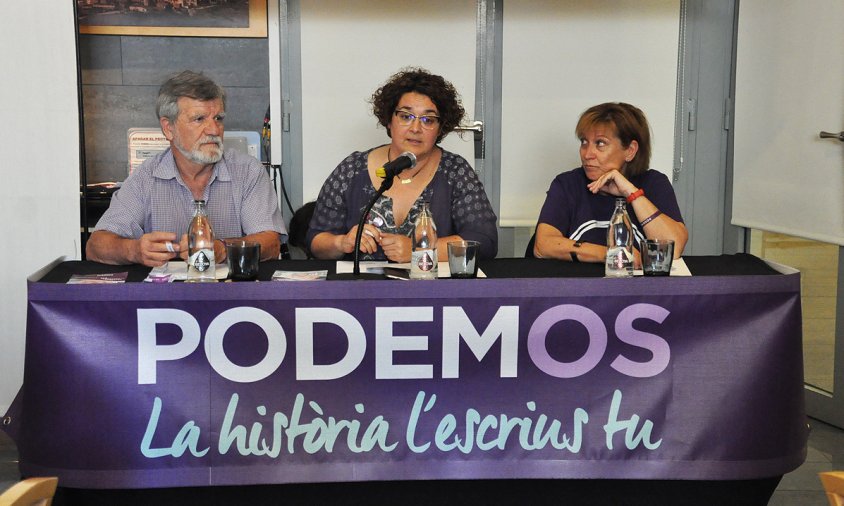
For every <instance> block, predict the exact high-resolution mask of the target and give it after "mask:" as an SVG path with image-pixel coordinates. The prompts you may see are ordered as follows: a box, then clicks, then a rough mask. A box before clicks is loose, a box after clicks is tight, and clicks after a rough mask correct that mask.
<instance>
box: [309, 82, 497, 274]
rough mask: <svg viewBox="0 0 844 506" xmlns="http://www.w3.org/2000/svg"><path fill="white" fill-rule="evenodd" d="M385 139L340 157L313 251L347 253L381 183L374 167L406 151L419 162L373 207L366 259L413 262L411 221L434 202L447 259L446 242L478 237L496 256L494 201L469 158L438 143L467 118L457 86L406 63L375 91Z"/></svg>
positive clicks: (319, 211)
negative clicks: (384, 142)
mask: <svg viewBox="0 0 844 506" xmlns="http://www.w3.org/2000/svg"><path fill="white" fill-rule="evenodd" d="M371 102H372V106H373V112H374V114H375V117H376V118H377V119H378V123H379V124H380V125H382V126H383V127H384V128H385V129H386V130H387V136H388V137H389V138H390V142H389V143H388V144H384V145H382V146H378V147H375V148H371V149H369V150H367V151H356V152H354V153H352V154H350V155H349V156H348V157H346V159H345V160H343V161H342V162H340V165H338V166H337V168H336V169H334V172H332V173H331V175H330V176H329V177H328V179H327V180H326V181H325V183H324V184H323V186H322V189H321V190H320V193H319V197H318V198H317V205H316V210H315V212H314V216H313V218H312V219H311V222H310V227H309V231H308V242H309V244H310V250H311V253H312V254H313V255H314V256H316V257H317V258H322V259H339V258H347V259H350V258H352V257H353V254H354V251H353V250H354V244H355V234H356V232H357V224H358V221H359V220H360V215H361V212H362V211H363V209H364V208H365V207H366V205H367V204H368V203H369V201H370V200H371V199H372V197H373V196H374V195H375V193H376V192H377V189H378V188H379V187H380V186H381V182H382V179H381V178H380V177H379V176H378V175H377V174H376V171H377V169H379V168H380V167H383V166H384V164H386V163H388V162H389V161H391V160H394V159H395V158H396V157H398V156H400V155H401V154H402V153H404V152H405V151H409V152H411V153H413V154H414V155H415V156H416V165H415V166H414V167H411V168H409V169H405V170H404V171H402V172H401V173H399V174H398V175H396V176H395V180H394V182H393V185H392V187H391V188H390V189H389V190H387V192H385V193H384V194H383V195H382V196H381V197H380V198H379V199H378V200H377V201H376V202H375V205H374V206H373V207H372V210H371V211H370V213H369V215H368V217H367V220H366V224H365V225H364V227H365V228H364V232H363V234H362V236H361V237H362V239H361V244H360V251H361V259H365V260H384V259H387V260H390V261H393V262H402V263H403V262H409V261H410V253H411V249H412V241H411V235H412V233H413V224H414V222H415V221H416V217H417V215H418V214H419V212H420V211H421V209H422V203H423V202H428V203H429V204H430V209H431V213H432V214H433V217H434V223H435V224H436V225H437V236H438V239H437V246H438V247H437V251H438V255H439V257H440V260H442V261H444V260H447V259H448V251H447V248H446V243H448V242H449V241H456V240H460V239H464V240H473V241H478V242H480V243H481V245H480V253H479V254H480V256H481V257H482V258H493V257H495V254H496V253H497V251H498V231H497V229H496V217H495V213H494V212H493V210H492V206H491V205H490V203H489V200H488V199H487V196H486V193H485V192H484V188H483V185H482V184H481V182H480V180H478V177H477V175H476V174H475V171H474V170H473V169H472V167H471V165H469V162H467V161H466V160H465V159H464V158H463V157H461V156H460V155H457V154H455V153H450V152H448V151H446V150H444V149H442V148H441V147H440V146H439V143H440V142H441V141H442V140H443V138H444V137H445V136H446V135H448V134H449V133H450V132H452V131H453V130H454V128H455V127H456V126H457V125H459V124H460V120H461V119H463V115H464V110H463V107H462V105H461V103H460V97H459V95H458V94H457V91H456V90H455V88H454V86H453V85H452V84H451V83H450V82H448V81H446V80H445V79H443V78H442V77H441V76H438V75H434V74H431V73H429V72H428V71H427V70H424V69H420V68H407V69H403V70H401V71H400V72H398V73H397V74H395V75H393V76H392V77H390V79H389V80H388V81H387V82H386V84H384V85H383V86H382V87H381V88H379V89H378V90H376V91H375V93H373V95H372V99H371Z"/></svg>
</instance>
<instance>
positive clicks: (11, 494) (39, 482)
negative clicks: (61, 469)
mask: <svg viewBox="0 0 844 506" xmlns="http://www.w3.org/2000/svg"><path fill="white" fill-rule="evenodd" d="M58 484H59V479H58V478H55V477H53V478H27V479H25V480H23V481H19V482H17V483H15V484H14V485H12V486H11V487H9V488H8V489H7V490H6V491H5V492H3V494H2V495H0V506H50V505H51V504H52V503H53V496H54V495H55V494H56V486H57V485H58Z"/></svg>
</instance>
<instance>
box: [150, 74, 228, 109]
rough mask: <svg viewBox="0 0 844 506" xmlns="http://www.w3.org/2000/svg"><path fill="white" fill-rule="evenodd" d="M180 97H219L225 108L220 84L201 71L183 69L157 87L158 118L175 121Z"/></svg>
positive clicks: (206, 98)
mask: <svg viewBox="0 0 844 506" xmlns="http://www.w3.org/2000/svg"><path fill="white" fill-rule="evenodd" d="M182 97H188V98H192V99H194V100H202V101H206V100H216V99H218V98H219V99H221V100H222V101H223V110H224V111H225V110H226V90H224V89H223V87H222V86H220V85H218V84H217V83H215V82H214V81H212V80H211V79H209V78H207V77H205V76H204V75H203V74H202V73H201V72H193V71H192V70H185V71H182V72H180V73H178V74H175V75H173V76H171V77H170V78H169V79H167V80H166V81H164V84H162V85H161V88H159V89H158V100H157V101H156V103H155V113H156V114H157V115H158V118H159V119H161V118H167V119H169V120H170V121H172V122H175V121H176V118H177V117H178V116H179V104H178V100H179V99H180V98H182Z"/></svg>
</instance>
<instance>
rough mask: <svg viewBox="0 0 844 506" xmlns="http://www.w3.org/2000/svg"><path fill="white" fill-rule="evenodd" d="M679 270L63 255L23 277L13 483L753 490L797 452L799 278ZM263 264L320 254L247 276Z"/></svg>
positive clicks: (735, 263) (733, 260)
mask: <svg viewBox="0 0 844 506" xmlns="http://www.w3.org/2000/svg"><path fill="white" fill-rule="evenodd" d="M686 262H687V264H688V265H689V268H690V269H691V271H692V273H693V274H695V276H693V277H690V278H636V279H628V280H616V279H603V278H600V276H601V274H602V273H601V270H600V266H596V265H590V264H572V263H566V262H554V261H547V260H537V259H500V260H494V261H488V262H486V263H484V264H482V265H481V268H482V269H483V270H484V271H485V272H486V273H487V275H488V276H490V279H483V280H481V279H479V280H438V281H433V282H407V281H347V282H340V281H317V282H273V283H270V282H267V283H254V282H253V283H217V284H209V285H192V284H182V283H174V284H165V285H159V284H151V283H131V282H129V283H125V284H119V285H66V284H64V282H65V281H66V280H67V279H68V278H69V276H70V274H71V273H74V272H108V271H115V270H116V271H128V272H129V276H128V279H129V281H136V280H139V279H142V278H143V277H144V276H145V273H146V269H144V268H142V267H140V266H131V267H126V266H124V267H112V266H103V265H99V264H93V263H89V262H65V263H61V264H59V265H57V266H55V267H54V268H53V269H51V270H50V271H49V272H47V273H46V275H45V276H44V277H43V278H42V279H41V280H40V281H39V282H34V281H33V282H30V284H29V296H28V297H29V306H28V316H27V344H26V363H25V373H24V386H23V388H22V390H21V394H20V396H19V398H18V399H17V400H16V401H15V403H14V404H13V406H12V409H11V410H10V415H11V423H10V425H9V426H7V427H5V430H7V432H9V433H10V434H11V435H12V437H13V438H14V439H15V440H16V442H17V444H18V448H19V452H20V461H21V464H20V466H21V470H22V472H23V473H24V474H27V475H35V474H49V475H58V476H59V477H60V483H61V484H62V485H63V486H64V487H72V488H95V489H149V488H160V487H165V488H167V487H208V486H214V487H216V488H214V489H213V490H214V492H212V494H214V495H215V496H216V495H218V494H219V493H220V491H221V490H223V489H221V488H220V486H222V485H259V487H257V488H258V489H260V488H261V487H260V486H266V485H267V484H281V485H282V486H283V487H286V488H284V490H285V491H286V492H285V494H289V495H288V497H294V496H295V494H297V493H298V494H304V495H303V496H302V498H303V499H305V498H308V499H313V498H314V494H316V493H329V494H333V496H332V499H331V500H332V502H336V500H337V499H338V498H343V497H346V498H349V497H354V496H355V493H354V492H352V493H350V492H349V490H358V491H366V492H365V493H366V494H372V493H373V491H378V490H381V491H383V490H385V487H386V488H389V487H390V484H395V483H400V484H401V487H402V490H403V491H404V492H411V497H416V498H417V499H418V500H419V501H420V502H421V501H422V500H425V501H426V502H429V501H431V497H432V496H431V494H432V493H434V492H433V491H434V490H438V489H442V490H445V491H447V493H446V495H445V496H444V497H450V498H454V497H461V490H462V491H464V492H465V494H466V495H467V497H472V498H475V499H477V498H478V494H479V493H480V492H485V493H488V494H491V497H492V498H494V499H497V500H498V501H499V502H500V501H501V500H503V498H504V497H506V495H505V493H515V494H517V495H518V493H519V492H518V491H519V490H521V489H522V488H523V487H527V488H531V489H532V488H535V487H536V486H537V484H542V488H543V490H546V491H548V492H549V494H553V497H554V499H555V500H560V499H561V498H563V497H566V494H572V497H580V499H581V500H582V499H583V497H586V496H584V494H595V493H603V494H604V495H606V494H607V493H609V492H608V491H610V490H614V491H615V492H613V493H616V494H623V495H624V497H625V498H626V500H628V503H631V504H636V502H635V500H633V499H632V497H634V496H636V495H637V494H642V493H643V491H642V490H639V489H638V488H636V487H635V485H636V484H648V487H650V486H653V485H654V484H659V486H660V489H659V491H658V492H656V494H657V496H658V497H660V498H666V497H668V495H666V494H667V493H669V492H670V491H671V490H674V491H675V493H677V494H681V495H683V494H686V493H688V492H689V491H690V490H692V488H693V487H694V485H695V484H706V485H707V488H706V489H705V490H709V491H713V490H714V491H715V493H722V494H729V495H733V494H736V493H744V492H746V491H747V490H750V489H753V490H761V489H764V490H765V491H766V492H765V491H763V492H761V493H763V494H764V493H767V494H768V495H770V492H771V491H772V490H773V487H772V484H773V486H775V485H776V482H777V481H778V479H779V476H781V475H782V474H784V473H786V472H788V471H791V470H793V469H795V468H796V467H797V466H799V465H800V463H802V462H803V460H804V459H805V454H806V440H807V428H806V419H805V414H804V407H803V381H802V380H803V378H802V347H801V317H800V283H799V274H778V273H777V272H776V271H773V270H772V269H770V268H769V267H768V266H766V265H765V264H764V263H762V262H761V261H759V260H758V259H756V258H755V257H752V256H749V255H736V256H721V257H689V258H687V259H686ZM279 268H283V269H287V270H310V269H317V268H329V269H330V268H331V264H330V263H320V262H303V261H286V262H285V261H278V262H267V263H264V264H262V272H261V279H269V277H270V276H271V275H272V272H274V271H275V270H276V269H279ZM707 274H717V275H707ZM514 275H515V276H518V277H517V278H513V277H512V276H514ZM532 276H542V277H532ZM547 276H565V277H547ZM474 480H484V481H483V482H478V481H474ZM572 480H577V481H572ZM634 480H635V481H634ZM727 480H729V481H727ZM309 483H310V484H323V483H332V485H322V486H319V487H317V486H316V485H296V484H309ZM479 483H483V485H481V486H479V485H478V484H479ZM284 484H287V485H284ZM590 484H592V485H595V486H593V487H590ZM607 484H612V486H611V487H610V486H608V485H607ZM294 487H295V488H294ZM356 487H357V488H356ZM583 487H587V488H589V489H588V490H584V489H583ZM639 488H641V487H639ZM332 490H334V491H335V492H331V491H332ZM414 490H415V491H416V492H412V491H414ZM705 490H704V489H701V490H696V491H694V493H693V494H694V495H696V496H697V497H698V500H701V501H703V500H710V499H712V498H711V497H707V495H706V492H705ZM318 491H319V492H318ZM392 491H393V492H395V490H392ZM619 491H621V492H619ZM379 493H380V492H379ZM648 494H650V496H648ZM654 494H655V492H654V491H653V490H650V491H647V490H645V494H644V495H641V497H642V498H643V499H642V501H643V502H642V504H647V503H648V502H647V498H648V497H650V500H651V501H653V498H654ZM614 497H615V499H616V500H615V502H617V498H618V496H614ZM607 501H608V503H612V502H613V499H607ZM341 502H342V501H341ZM352 502H354V501H352ZM599 502H600V501H596V500H589V501H587V502H586V503H593V504H596V503H599ZM709 502H710V503H713V502H712V501H711V500H710V501H709ZM514 503H517V502H514ZM762 504H764V503H762Z"/></svg>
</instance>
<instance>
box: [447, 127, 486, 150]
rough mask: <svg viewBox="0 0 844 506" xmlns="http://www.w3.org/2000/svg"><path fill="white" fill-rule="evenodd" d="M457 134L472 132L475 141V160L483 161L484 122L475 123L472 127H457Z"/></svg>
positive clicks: (455, 129)
mask: <svg viewBox="0 0 844 506" xmlns="http://www.w3.org/2000/svg"><path fill="white" fill-rule="evenodd" d="M454 131H455V132H472V136H473V137H474V140H475V158H476V159H483V157H484V122H483V121H473V122H472V124H471V125H457V126H456V127H454Z"/></svg>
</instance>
